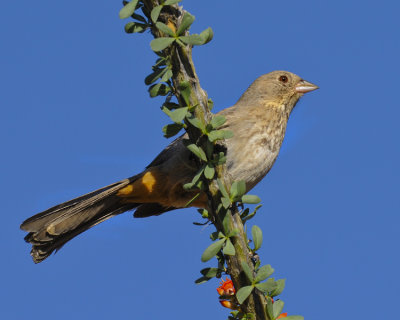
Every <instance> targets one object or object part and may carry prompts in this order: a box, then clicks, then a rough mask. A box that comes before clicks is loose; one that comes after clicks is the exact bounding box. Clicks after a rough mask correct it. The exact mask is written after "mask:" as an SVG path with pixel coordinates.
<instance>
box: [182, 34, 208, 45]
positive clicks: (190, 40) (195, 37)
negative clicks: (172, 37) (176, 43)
mask: <svg viewBox="0 0 400 320" xmlns="http://www.w3.org/2000/svg"><path fill="white" fill-rule="evenodd" d="M179 39H180V40H181V41H182V42H184V43H186V44H189V45H191V46H200V45H202V44H203V43H204V40H203V38H202V37H201V36H200V35H199V34H191V35H189V36H181V37H179Z"/></svg>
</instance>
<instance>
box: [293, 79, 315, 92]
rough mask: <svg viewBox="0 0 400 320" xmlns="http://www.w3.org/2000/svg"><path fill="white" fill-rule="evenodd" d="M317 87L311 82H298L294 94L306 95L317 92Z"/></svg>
mask: <svg viewBox="0 0 400 320" xmlns="http://www.w3.org/2000/svg"><path fill="white" fill-rule="evenodd" d="M318 88H319V87H318V86H316V85H315V84H312V83H311V82H307V81H306V80H300V81H299V83H298V84H297V85H296V88H295V89H296V92H298V93H306V92H310V91H313V90H317V89H318Z"/></svg>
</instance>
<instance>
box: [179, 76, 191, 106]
mask: <svg viewBox="0 0 400 320" xmlns="http://www.w3.org/2000/svg"><path fill="white" fill-rule="evenodd" d="M179 91H180V93H181V96H182V98H183V100H184V101H185V103H186V105H187V106H188V105H190V93H191V90H190V84H189V82H187V81H182V82H181V83H179Z"/></svg>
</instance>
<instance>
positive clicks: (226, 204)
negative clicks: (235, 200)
mask: <svg viewBox="0 0 400 320" xmlns="http://www.w3.org/2000/svg"><path fill="white" fill-rule="evenodd" d="M221 202H222V205H223V206H224V208H225V209H228V208H229V207H230V205H231V204H232V202H231V199H229V198H225V197H222V198H221Z"/></svg>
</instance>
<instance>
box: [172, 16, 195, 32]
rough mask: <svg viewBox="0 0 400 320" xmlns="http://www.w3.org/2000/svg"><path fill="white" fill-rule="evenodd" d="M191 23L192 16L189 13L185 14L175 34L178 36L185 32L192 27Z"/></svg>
mask: <svg viewBox="0 0 400 320" xmlns="http://www.w3.org/2000/svg"><path fill="white" fill-rule="evenodd" d="M193 21H194V16H192V15H191V14H190V13H189V12H185V14H184V15H183V18H182V22H181V24H180V26H179V28H178V30H177V31H176V34H177V35H178V36H180V35H181V34H183V33H184V32H185V31H186V29H188V28H189V27H190V26H191V25H192V23H193Z"/></svg>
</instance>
